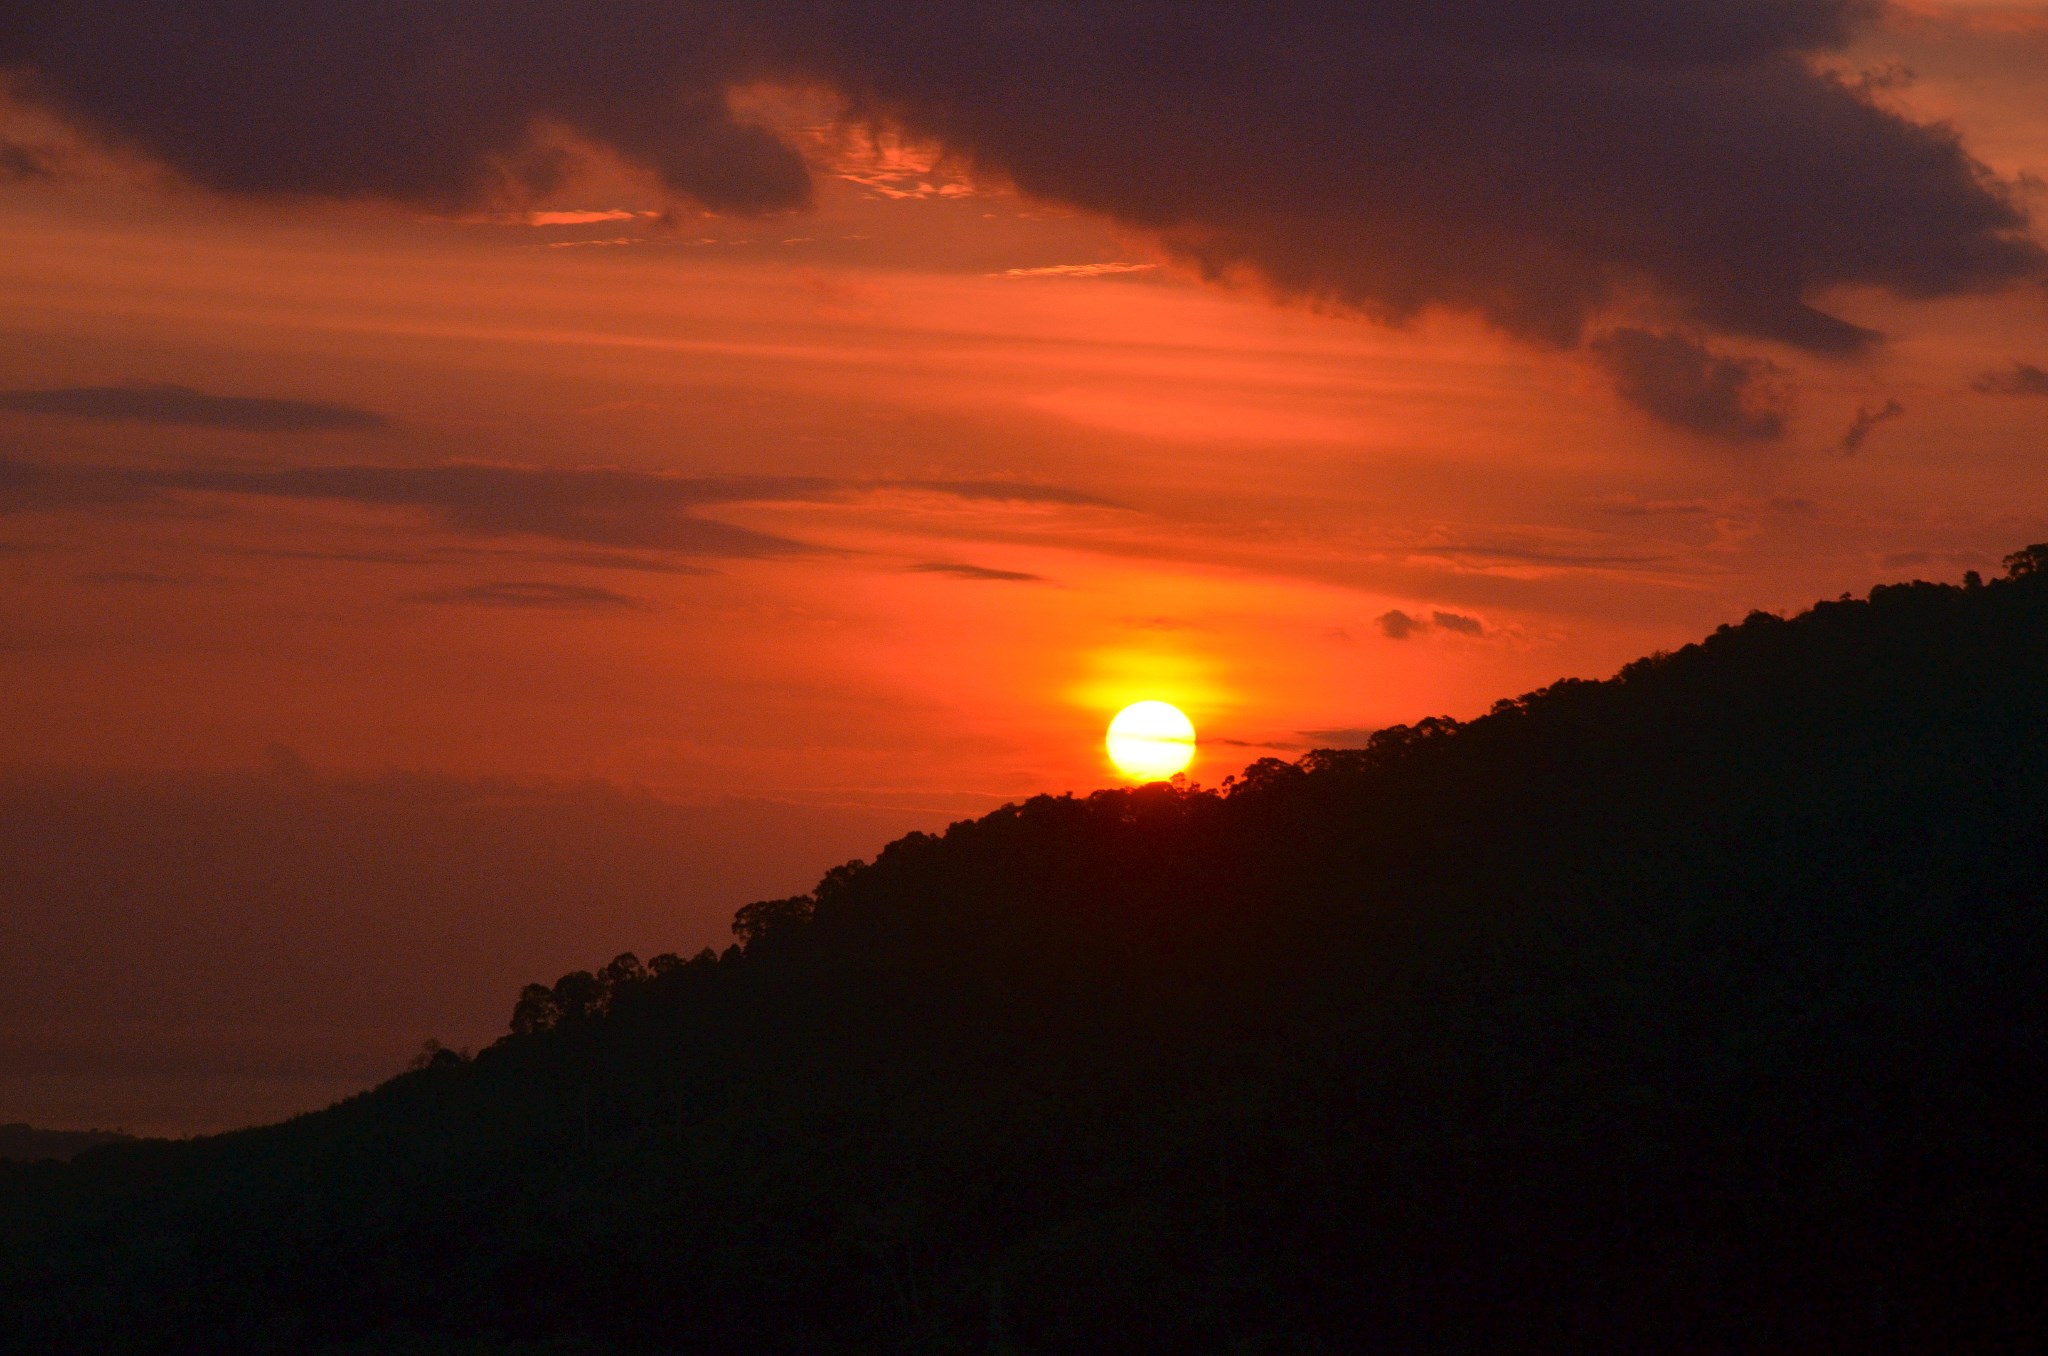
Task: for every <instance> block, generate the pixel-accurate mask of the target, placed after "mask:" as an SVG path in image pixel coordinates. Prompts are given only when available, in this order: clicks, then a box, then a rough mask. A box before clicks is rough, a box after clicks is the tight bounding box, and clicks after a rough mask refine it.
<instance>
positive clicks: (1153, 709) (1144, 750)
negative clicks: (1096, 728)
mask: <svg viewBox="0 0 2048 1356" xmlns="http://www.w3.org/2000/svg"><path fill="white" fill-rule="evenodd" d="M1105 743H1106V744H1107V745H1108V748H1109V761H1110V762H1112V763H1115V764H1116V766H1117V770H1118V771H1119V772H1121V773H1123V774H1124V775H1125V776H1126V777H1129V778H1131V779H1132V780H1133V781H1140V782H1156V781H1160V780H1163V779H1164V778H1167V777H1171V776H1172V775H1173V774H1174V773H1176V772H1179V771H1180V770H1181V769H1182V768H1184V767H1186V766H1187V765H1188V764H1189V763H1191V762H1193V761H1194V757H1195V726H1194V723H1193V722H1192V721H1190V720H1189V719H1188V718H1187V717H1186V716H1184V715H1182V714H1181V712H1180V709H1179V708H1178V707H1174V706H1170V705H1168V704H1167V703H1165V702H1133V703H1132V704H1131V705H1129V706H1126V707H1125V708H1124V709H1123V710H1121V711H1119V712H1117V713H1116V719H1115V720H1112V721H1111V722H1110V723H1109V738H1108V739H1107V740H1106V741H1105Z"/></svg>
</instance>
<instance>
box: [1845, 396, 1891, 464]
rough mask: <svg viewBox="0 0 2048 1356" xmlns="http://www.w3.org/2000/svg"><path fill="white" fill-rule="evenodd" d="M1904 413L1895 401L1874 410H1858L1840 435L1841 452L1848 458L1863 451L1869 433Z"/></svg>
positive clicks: (1888, 401) (1887, 402)
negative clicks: (1852, 421) (1844, 431)
mask: <svg viewBox="0 0 2048 1356" xmlns="http://www.w3.org/2000/svg"><path fill="white" fill-rule="evenodd" d="M1905 412H1906V407H1905V406H1904V405H1901V404H1900V403H1899V402H1898V401H1896V400H1887V401H1885V402H1884V404H1883V405H1882V406H1880V407H1878V408H1877V409H1874V410H1866V409H1862V408H1860V407H1859V408H1858V409H1857V411H1856V419H1855V422H1854V423H1852V424H1850V425H1849V429H1848V431H1847V432H1846V433H1844V434H1843V435H1842V451H1843V452H1844V453H1847V454H1848V455H1850V456H1854V455H1855V454H1856V453H1858V452H1860V451H1862V450H1863V444H1864V443H1865V442H1867V441H1868V440H1869V438H1870V431H1871V430H1872V429H1874V428H1876V427H1877V426H1878V425H1879V424H1882V423H1884V422H1885V421H1886V420H1888V419H1897V418H1898V417H1899V416H1901V415H1903V414H1904V413H1905Z"/></svg>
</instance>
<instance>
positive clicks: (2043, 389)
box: [1970, 362, 2048, 396]
mask: <svg viewBox="0 0 2048 1356" xmlns="http://www.w3.org/2000/svg"><path fill="white" fill-rule="evenodd" d="M1970 389H1971V390H1973V391H1977V392H1980V393H1981V394H1984V395H2015V396H2048V372H2044V371H2042V370H2041V369H2040V368H2038V367H2035V366H2034V365H2033V364H2032V363H2020V362H2016V363H2014V364H2013V365H2012V371H2010V372H1986V373H1985V374H1984V375H1983V376H1981V377H1979V378H1977V380H1976V381H1974V382H1972V383H1971V386H1970Z"/></svg>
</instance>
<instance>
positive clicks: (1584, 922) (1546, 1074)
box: [0, 548, 2048, 1356]
mask: <svg viewBox="0 0 2048 1356" xmlns="http://www.w3.org/2000/svg"><path fill="white" fill-rule="evenodd" d="M2044 567H2048V549H2044V548H2036V549H2035V550H2034V551H2032V552H2027V553H2022V554H2021V555H2020V556H2019V557H2016V558H2015V564H2014V573H2013V577H2012V578H2011V579H2009V580H2001V581H1999V582H1996V583H1992V584H1989V585H1984V586H1978V585H1976V583H1975V581H1974V580H1972V581H1971V584H1970V586H1968V587H1964V588H1950V587H1940V586H1935V585H1929V584H1910V585H1901V586H1898V587H1893V588H1882V589H1879V590H1877V591H1875V592H1874V593H1873V594H1872V595H1871V597H1870V599H1869V600H1868V601H1867V602H1865V601H1855V602H1852V601H1846V600H1845V601H1841V602H1834V603H1825V604H1822V605H1820V606H1818V607H1816V608H1815V609H1813V610H1812V611H1811V612H1809V613H1806V614H1804V615H1802V616H1800V617H1797V618H1794V619H1791V620H1781V619H1779V618H1776V617H1771V616H1765V615H1761V614H1759V615H1756V616H1752V617H1751V618H1750V619H1749V620H1748V621H1746V622H1745V623H1743V624H1742V625H1741V626H1737V627H1728V628H1723V629H1722V630H1721V631H1719V632H1717V633H1716V634H1715V635H1713V636H1712V637H1711V638H1709V639H1708V640H1706V641H1705V642H1703V643H1701V644H1699V645H1694V646H1689V647H1687V648H1686V649H1684V650H1682V651H1680V652H1678V653H1676V654H1671V655H1662V656H1658V657H1656V658H1652V659H1648V660H1644V661H1642V662H1640V663H1637V664H1633V665H1631V666H1630V667H1629V668H1627V669H1626V670H1624V671H1623V672H1622V673H1621V674H1620V675H1619V676H1618V677H1616V678H1615V679H1613V680H1611V681H1608V682H1602V683H1592V682H1566V683H1561V684H1558V685H1557V686H1555V687H1552V688H1550V689H1547V690H1545V691H1543V692H1539V693H1536V694H1533V695H1531V696H1529V697H1526V698H1523V699H1521V700H1519V701H1512V702H1504V703H1502V704H1501V705H1500V706H1498V707H1497V708H1496V709H1495V710H1494V712H1493V713H1492V714H1491V715H1489V716H1487V717H1485V718H1483V719H1480V720H1476V721H1473V722H1471V723H1469V724H1465V725H1458V724H1454V723H1451V722H1437V721H1431V722H1424V723H1423V724H1421V725H1418V726H1415V727H1411V728H1400V729H1394V730H1389V731H1385V732H1382V733H1381V734H1380V735H1379V736H1377V737H1375V738H1374V740H1373V741H1372V745H1371V747H1369V748H1367V749H1364V750H1362V751H1356V752H1333V753H1317V754H1312V755H1310V756H1308V757H1307V758H1305V759H1303V760H1302V761H1301V762H1300V763H1298V764H1292V765H1290V764H1282V763H1278V762H1272V761H1267V762H1262V763H1259V764H1256V765H1254V766H1253V767H1252V768H1251V769H1249V770H1248V771H1247V772H1246V773H1245V775H1244V776H1243V777H1242V778H1240V779H1237V780H1235V781H1234V782H1232V783H1230V784H1228V785H1226V787H1225V788H1224V789H1222V790H1221V791H1214V792H1211V791H1197V790H1182V789H1175V788H1172V787H1165V786H1154V787H1148V788H1144V789H1140V790H1133V791H1120V792H1105V793H1102V794H1098V795H1094V796H1090V797H1087V798H1085V799H1072V798H1049V797H1046V798H1039V799H1036V800H1032V801H1030V802H1027V803H1025V804H1023V805H1017V806H1010V807H1007V808H1005V809H1003V810H1000V811H998V812H996V813H995V814H992V815H989V816H988V817H986V818H984V819H981V820H978V821H975V822H972V823H962V824H957V825H954V826H953V827H952V828H951V829H950V830H948V831H947V833H946V834H945V835H944V836H943V837H929V836H925V835H917V834H913V835H912V836H910V837H908V838H905V839H903V840H901V841H899V842H896V843H894V844H891V845H890V846H889V847H888V848H887V849H886V850H884V851H883V852H882V853H881V855H880V856H879V857H878V858H877V859H876V860H875V861H874V862H873V863H871V864H868V865H864V866H858V865H857V866H850V867H847V868H842V869H840V870H836V871H833V872H832V873H830V874H829V875H827V876H826V878H825V879H824V881H823V882H821V883H820V885H819V887H818V889H817V891H816V892H815V894H814V895H813V896H809V897H805V898H801V899H794V900H784V901H773V902H768V903H763V904H758V905H753V906H750V907H749V908H748V909H746V910H743V911H742V913H741V915H740V916H739V918H738V920H737V922H736V924H735V931H736V932H737V933H738V935H739V938H740V942H741V945H740V946H738V947H735V948H734V949H732V950H729V951H727V952H726V953H725V954H724V955H723V956H713V955H711V954H710V953H705V954H704V955H702V956H700V957H698V958H697V959H694V960H690V961H678V960H676V959H675V958H673V957H664V958H661V959H660V960H659V961H658V962H657V963H656V964H654V965H652V966H650V967H647V968H644V969H643V968H642V967H641V966H640V964H639V963H638V962H637V961H634V960H632V959H631V958H630V957H624V958H621V959H620V960H619V961H617V962H614V963H613V964H612V965H611V966H609V967H607V968H606V970H605V971H603V972H602V973H600V974H596V975H592V974H587V973H579V974H574V975H570V976H567V977H565V978H564V979H563V980H562V981H561V982H560V983H558V984H556V985H553V986H551V987H548V988H542V987H540V986H535V987H533V988H531V989H529V990H528V991H527V992H526V994H525V995H523V996H522V997H521V999H520V1001H519V1005H518V1009H517V1011H516V1013H515V1014H514V1023H513V1024H514V1028H515V1033H514V1034H513V1035H511V1036H509V1037H508V1038H506V1039H505V1040H503V1041H501V1042H499V1043H498V1044H496V1045H494V1046H492V1047H491V1048H490V1049H488V1050H485V1051H483V1052H482V1053H480V1054H478V1055H477V1056H476V1057H475V1058H474V1059H466V1058H463V1057H461V1056H459V1055H456V1054H453V1053H447V1052H444V1053H442V1054H440V1055H438V1056H436V1057H435V1058H433V1059H431V1060H429V1061H426V1062H425V1064H424V1067H422V1068H420V1069H418V1070H416V1071H414V1072H411V1073H408V1074H405V1075H403V1076H401V1077H399V1078H396V1079H393V1080H392V1081H391V1082H389V1083H386V1084H385V1085H383V1086H382V1087H380V1088H377V1089H376V1090H374V1091H372V1092H369V1093H366V1094H364V1095H362V1096H359V1097H357V1098H354V1099H352V1100H350V1101H348V1102H345V1103H343V1104H341V1105H339V1106H337V1107H335V1108H333V1109H331V1110H329V1111H326V1112H323V1113H320V1114H318V1115H313V1116H306V1117H302V1118H300V1119H298V1120H295V1121H292V1122H289V1123H287V1124H284V1125H280V1126H274V1127H270V1128H267V1129H261V1130H252V1131H247V1132H243V1133H239V1134H234V1135H225V1136H220V1137H216V1138H212V1139H206V1140H200V1141H195V1142H190V1143H182V1144H162V1143H144V1144H131V1145H119V1146H109V1147H105V1148H101V1149H97V1150H94V1151H92V1152H89V1153H86V1154H84V1155H82V1156H81V1157H80V1158H78V1159H77V1160H76V1161H75V1162H73V1163H71V1164H68V1165H62V1164H40V1165H35V1166H24V1165H0V1306H4V1311H0V1348H5V1349H7V1350H9V1351H34V1350H43V1349H50V1350H69V1351H80V1352H87V1351H89V1352H95V1353H109V1352H129V1351H135V1352H142V1351H147V1352H178V1353H197V1352H208V1351H223V1352H225V1351H234V1352H242V1351H248V1352H259V1351H277V1352H294V1353H297V1352H310V1351H335V1352H351V1353H369V1352H512V1351H523V1352H597V1351H607V1352H608V1351H648V1352H690V1353H707V1354H708V1353H720V1354H721V1356H753V1354H755V1353H784V1352H787V1353H796V1352H983V1351H988V1352H1044V1353H1075V1352H1131V1353H1140V1352H1143V1353H1176V1352H1186V1353H1209V1352H1214V1353H1227V1352H1238V1353H1274V1354H1276V1356H1277V1354H1278V1353H1312V1352H1502V1351H1540V1352H1589V1351H1615V1352H1644V1353H1650V1352H1654V1353H1708V1352H1736V1351H1743V1352H1770V1353H1780V1352H1859V1353H1861V1352H1915V1353H1918V1352H1935V1351H1940V1352H1979V1351H1981V1352H1994V1351H1995V1352H2039V1351H2041V1350H2043V1349H2048V1101H2044V1095H2043V1094H2044V1057H2048V1000H2044V995H2048V987H2044V983H2043V979H2044V962H2048V688H2044V680H2048V568H2044Z"/></svg>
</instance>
